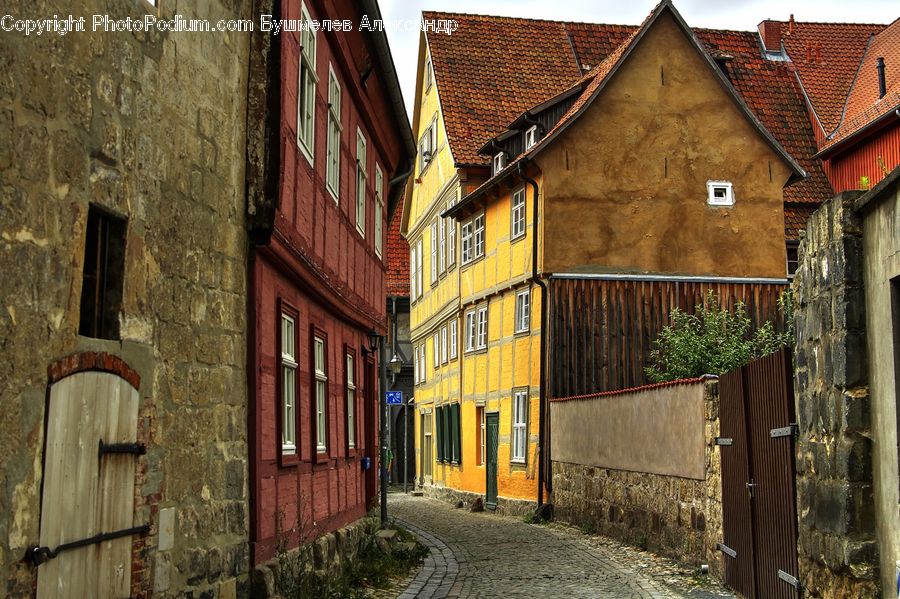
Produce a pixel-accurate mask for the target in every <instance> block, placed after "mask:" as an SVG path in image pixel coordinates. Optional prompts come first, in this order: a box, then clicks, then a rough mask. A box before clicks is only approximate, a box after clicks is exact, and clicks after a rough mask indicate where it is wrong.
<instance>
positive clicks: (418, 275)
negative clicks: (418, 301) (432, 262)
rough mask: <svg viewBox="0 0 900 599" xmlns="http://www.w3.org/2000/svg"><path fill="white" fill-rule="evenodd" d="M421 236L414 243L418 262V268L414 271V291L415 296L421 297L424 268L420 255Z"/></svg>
mask: <svg viewBox="0 0 900 599" xmlns="http://www.w3.org/2000/svg"><path fill="white" fill-rule="evenodd" d="M422 245H423V244H422V238H421V237H420V238H419V241H418V242H417V243H416V258H417V260H418V263H419V269H418V271H417V272H416V293H417V297H422V278H423V277H422V275H423V271H424V270H425V264H424V262H425V260H424V258H423V256H422Z"/></svg>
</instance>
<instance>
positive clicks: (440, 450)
mask: <svg viewBox="0 0 900 599" xmlns="http://www.w3.org/2000/svg"><path fill="white" fill-rule="evenodd" d="M434 413H435V417H436V423H435V424H437V426H435V427H434V428H435V433H436V434H437V461H438V462H443V461H444V435H443V432H444V430H443V429H444V426H443V425H444V418H443V414H444V408H441V407H439V408H436V409H435V411H434Z"/></svg>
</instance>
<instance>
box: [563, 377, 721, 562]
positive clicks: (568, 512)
mask: <svg viewBox="0 0 900 599" xmlns="http://www.w3.org/2000/svg"><path fill="white" fill-rule="evenodd" d="M697 385H702V389H703V401H704V404H703V405H704V422H703V423H702V424H700V425H699V426H702V428H703V431H704V437H705V449H704V456H705V471H706V477H705V478H704V479H692V478H684V477H679V476H671V475H664V474H652V473H645V472H631V471H626V470H617V469H613V468H605V467H603V466H599V465H586V464H573V463H567V462H555V461H554V462H553V466H552V468H553V504H554V511H555V517H556V519H558V520H563V521H566V522H569V523H571V524H574V525H576V526H578V527H580V528H582V529H583V530H585V531H588V532H591V533H600V534H604V535H607V536H610V537H613V538H615V539H619V540H621V541H624V542H626V543H630V544H632V545H636V546H638V547H641V548H643V549H647V550H650V551H653V552H655V553H659V554H662V555H665V556H667V557H671V558H673V559H676V560H678V561H680V562H683V563H686V564H691V565H700V564H709V567H710V571H711V572H712V573H713V574H714V575H716V576H718V577H719V578H722V576H723V574H724V571H723V565H722V558H721V555H720V553H719V551H718V550H717V549H716V543H718V542H719V541H720V540H721V536H722V482H721V465H720V464H721V462H720V460H719V450H718V447H717V446H716V444H715V438H716V436H717V435H718V434H719V391H718V381H717V380H714V379H710V380H707V381H705V382H694V383H693V384H692V385H684V386H677V387H673V388H675V389H683V390H684V392H686V393H693V392H695V391H696V388H695V387H696V386H697ZM601 401H602V400H601ZM652 416H653V415H652V414H648V415H647V417H648V418H649V417H652ZM560 433H561V431H558V430H555V431H554V435H559V434H560ZM672 434H678V433H677V431H673V433H672ZM645 441H647V442H651V441H652V440H645Z"/></svg>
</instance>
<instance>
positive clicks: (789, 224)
mask: <svg viewBox="0 0 900 599" xmlns="http://www.w3.org/2000/svg"><path fill="white" fill-rule="evenodd" d="M816 208H818V206H815V205H813V206H810V205H803V204H792V205H785V207H784V237H785V239H787V240H788V241H799V240H800V231H803V230H805V229H806V221H808V220H809V217H810V215H811V214H812V213H813V212H815V211H816Z"/></svg>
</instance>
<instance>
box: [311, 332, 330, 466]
mask: <svg viewBox="0 0 900 599" xmlns="http://www.w3.org/2000/svg"><path fill="white" fill-rule="evenodd" d="M313 356H314V357H313V366H314V376H315V394H316V397H315V400H316V453H325V452H326V451H328V418H327V414H326V410H327V409H328V405H327V404H328V374H327V371H326V363H327V361H328V357H327V354H326V352H325V339H323V338H322V337H318V336H316V337H313Z"/></svg>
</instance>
